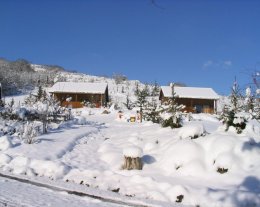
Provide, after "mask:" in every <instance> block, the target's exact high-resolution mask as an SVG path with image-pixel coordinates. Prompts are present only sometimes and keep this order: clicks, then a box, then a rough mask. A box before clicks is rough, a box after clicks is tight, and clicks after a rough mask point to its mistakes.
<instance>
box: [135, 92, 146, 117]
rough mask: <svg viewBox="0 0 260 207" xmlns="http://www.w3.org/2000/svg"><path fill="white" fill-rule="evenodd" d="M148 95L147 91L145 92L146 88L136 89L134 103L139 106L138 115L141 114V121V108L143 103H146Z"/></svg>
mask: <svg viewBox="0 0 260 207" xmlns="http://www.w3.org/2000/svg"><path fill="white" fill-rule="evenodd" d="M147 96H148V93H147V90H146V89H145V88H144V89H143V90H139V89H138V91H136V98H137V100H136V102H135V103H136V105H137V107H140V115H141V120H140V121H141V122H142V121H143V108H144V106H145V104H146V103H147V100H146V98H147Z"/></svg>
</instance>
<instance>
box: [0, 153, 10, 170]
mask: <svg viewBox="0 0 260 207" xmlns="http://www.w3.org/2000/svg"><path fill="white" fill-rule="evenodd" d="M11 160H12V158H11V157H10V156H9V155H7V154H4V153H2V154H0V167H3V166H5V165H7V164H8V163H9V162H10V161H11Z"/></svg>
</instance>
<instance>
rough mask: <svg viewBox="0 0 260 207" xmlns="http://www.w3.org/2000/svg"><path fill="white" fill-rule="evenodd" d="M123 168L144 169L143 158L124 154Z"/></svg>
mask: <svg viewBox="0 0 260 207" xmlns="http://www.w3.org/2000/svg"><path fill="white" fill-rule="evenodd" d="M122 168H123V170H142V168H143V165H142V159H141V158H140V157H127V156H124V164H123V167H122Z"/></svg>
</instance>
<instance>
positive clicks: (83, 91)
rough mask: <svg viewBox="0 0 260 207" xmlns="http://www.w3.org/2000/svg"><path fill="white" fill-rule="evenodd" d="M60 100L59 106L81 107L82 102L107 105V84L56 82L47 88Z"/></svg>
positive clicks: (97, 105) (95, 105)
mask: <svg viewBox="0 0 260 207" xmlns="http://www.w3.org/2000/svg"><path fill="white" fill-rule="evenodd" d="M49 92H50V93H51V94H53V95H54V97H55V98H56V99H57V100H59V101H60V104H61V106H72V108H81V107H83V106H84V103H90V104H91V105H92V106H94V107H97V108H99V107H101V106H107V102H108V85H107V84H106V83H85V82H57V83H55V84H54V85H53V86H52V88H51V89H50V90H49Z"/></svg>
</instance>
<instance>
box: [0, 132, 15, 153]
mask: <svg viewBox="0 0 260 207" xmlns="http://www.w3.org/2000/svg"><path fill="white" fill-rule="evenodd" d="M11 147H12V143H11V141H10V138H9V137H8V136H2V137H0V151H4V150H7V149H9V148H11Z"/></svg>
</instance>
